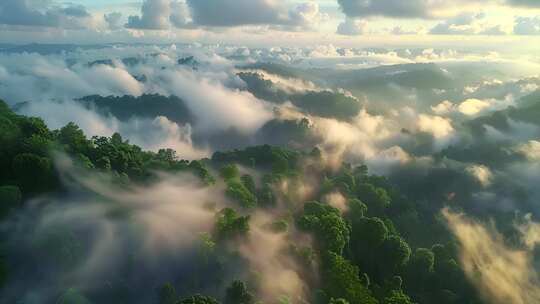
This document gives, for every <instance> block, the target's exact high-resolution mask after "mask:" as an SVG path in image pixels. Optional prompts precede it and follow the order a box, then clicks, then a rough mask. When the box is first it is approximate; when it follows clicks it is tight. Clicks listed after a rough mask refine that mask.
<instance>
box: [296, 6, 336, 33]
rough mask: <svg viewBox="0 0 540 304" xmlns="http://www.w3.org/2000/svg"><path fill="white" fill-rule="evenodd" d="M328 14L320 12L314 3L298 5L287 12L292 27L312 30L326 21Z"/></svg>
mask: <svg viewBox="0 0 540 304" xmlns="http://www.w3.org/2000/svg"><path fill="white" fill-rule="evenodd" d="M329 18H330V17H329V16H328V14H326V13H323V12H321V11H320V8H319V4H318V3H317V2H314V1H310V2H304V3H300V4H298V5H297V6H296V7H294V8H292V9H291V10H289V22H288V23H290V24H291V25H292V26H293V27H299V28H300V29H312V28H314V27H315V26H317V25H319V24H320V23H321V22H324V21H326V20H328V19H329Z"/></svg>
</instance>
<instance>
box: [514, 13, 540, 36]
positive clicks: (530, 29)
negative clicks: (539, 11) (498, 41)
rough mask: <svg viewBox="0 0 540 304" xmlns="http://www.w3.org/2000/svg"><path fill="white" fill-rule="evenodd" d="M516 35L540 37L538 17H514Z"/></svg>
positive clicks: (539, 20) (539, 17) (539, 19)
mask: <svg viewBox="0 0 540 304" xmlns="http://www.w3.org/2000/svg"><path fill="white" fill-rule="evenodd" d="M514 34H516V35H540V16H537V17H516V20H515V24H514Z"/></svg>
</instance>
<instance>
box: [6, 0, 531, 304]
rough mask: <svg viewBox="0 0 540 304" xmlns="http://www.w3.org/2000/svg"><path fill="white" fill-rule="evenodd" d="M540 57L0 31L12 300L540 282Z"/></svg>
mask: <svg viewBox="0 0 540 304" xmlns="http://www.w3.org/2000/svg"><path fill="white" fill-rule="evenodd" d="M202 2H206V1H202ZM202 2H201V3H202ZM343 2H345V1H343ZM0 16H1V13H0ZM539 71H540V63H539V61H534V60H529V58H523V57H519V56H510V55H508V54H505V53H495V52H487V51H483V50H479V51H472V50H463V49H459V48H456V49H455V50H451V49H442V48H361V47H359V48H349V47H335V46H333V45H320V46H314V47H260V48H257V47H243V46H235V45H232V44H231V45H227V44H201V43H191V44H188V43H186V44H181V43H176V44H128V43H126V44H103V45H86V46H84V47H83V46H77V45H57V44H56V45H52V44H51V45H39V44H34V45H24V46H21V45H17V46H16V45H11V44H5V45H0V99H1V101H0V234H1V235H2V237H1V240H2V241H1V242H0V303H2V304H3V303H21V304H23V303H24V304H40V303H62V304H102V303H104V304H106V303H114V304H120V303H141V304H217V303H223V304H254V303H267V304H272V303H281V304H285V303H291V304H293V303H300V304H301V303H313V304H347V303H349V304H376V303H380V304H412V303H417V304H430V303H441V304H464V303H467V304H488V303H490V304H527V303H539V302H540V278H539V271H540V254H539V252H540V251H539V248H540V247H539V244H540V218H539V217H540V208H539V204H540V189H539V188H538V185H540V76H539Z"/></svg>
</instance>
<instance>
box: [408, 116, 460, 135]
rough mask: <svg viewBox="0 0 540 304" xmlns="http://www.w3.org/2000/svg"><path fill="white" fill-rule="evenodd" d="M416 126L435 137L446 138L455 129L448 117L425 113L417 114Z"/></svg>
mask: <svg viewBox="0 0 540 304" xmlns="http://www.w3.org/2000/svg"><path fill="white" fill-rule="evenodd" d="M417 127H418V129H419V130H420V131H422V132H427V133H430V134H432V135H433V136H434V137H435V138H448V137H450V136H451V135H452V134H453V133H454V131H455V130H454V127H453V126H452V121H451V120H450V119H448V118H444V117H440V116H431V115H426V114H420V116H418V122H417Z"/></svg>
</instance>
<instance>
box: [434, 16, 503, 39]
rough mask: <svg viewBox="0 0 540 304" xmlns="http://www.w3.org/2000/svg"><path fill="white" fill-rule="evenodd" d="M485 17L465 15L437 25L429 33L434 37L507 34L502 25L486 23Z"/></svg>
mask: <svg viewBox="0 0 540 304" xmlns="http://www.w3.org/2000/svg"><path fill="white" fill-rule="evenodd" d="M485 17H486V15H485V14H483V13H480V14H478V13H463V14H461V15H459V16H456V17H454V18H451V19H448V20H445V21H443V22H441V23H439V24H437V25H435V26H434V27H433V28H432V29H431V30H430V32H429V33H430V34H432V35H473V34H481V35H505V34H506V31H505V29H504V28H503V27H502V26H501V25H489V24H487V23H486V22H484V20H485Z"/></svg>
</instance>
